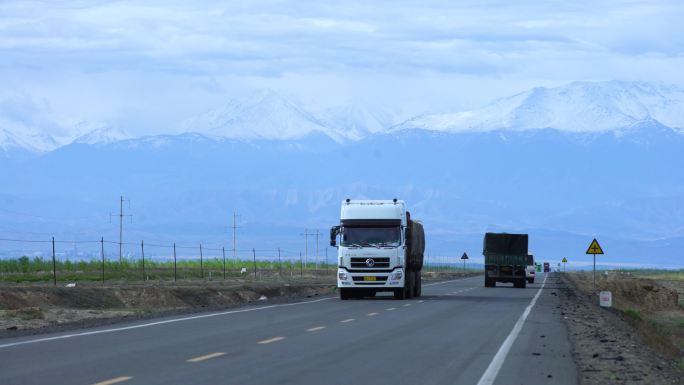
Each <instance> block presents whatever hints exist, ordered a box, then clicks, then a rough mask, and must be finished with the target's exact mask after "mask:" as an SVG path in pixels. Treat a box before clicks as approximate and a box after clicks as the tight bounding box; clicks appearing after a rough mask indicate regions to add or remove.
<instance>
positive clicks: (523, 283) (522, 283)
mask: <svg viewBox="0 0 684 385" xmlns="http://www.w3.org/2000/svg"><path fill="white" fill-rule="evenodd" d="M526 287H527V281H526V280H525V278H523V279H521V280H520V288H521V289H524V288H526Z"/></svg>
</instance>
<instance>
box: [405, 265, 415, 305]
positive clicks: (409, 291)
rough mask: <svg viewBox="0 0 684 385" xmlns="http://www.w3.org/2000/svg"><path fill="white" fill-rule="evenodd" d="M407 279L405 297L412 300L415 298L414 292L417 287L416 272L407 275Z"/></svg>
mask: <svg viewBox="0 0 684 385" xmlns="http://www.w3.org/2000/svg"><path fill="white" fill-rule="evenodd" d="M406 278H407V279H406V281H405V285H406V287H405V288H404V289H405V290H406V294H405V295H404V296H405V297H406V299H411V297H413V290H414V288H415V287H416V272H415V271H409V272H408V274H406Z"/></svg>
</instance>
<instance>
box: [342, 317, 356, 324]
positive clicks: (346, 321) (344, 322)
mask: <svg viewBox="0 0 684 385" xmlns="http://www.w3.org/2000/svg"><path fill="white" fill-rule="evenodd" d="M353 320H354V319H353V318H349V319H346V320H343V321H340V323H343V324H346V323H348V322H352V321H353Z"/></svg>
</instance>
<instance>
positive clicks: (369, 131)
mask: <svg viewBox="0 0 684 385" xmlns="http://www.w3.org/2000/svg"><path fill="white" fill-rule="evenodd" d="M316 116H318V117H319V120H320V121H321V122H322V123H323V124H325V125H326V126H327V127H330V128H332V129H334V130H335V131H337V132H338V133H339V134H340V135H343V136H344V137H346V138H348V139H351V140H360V139H363V138H365V137H368V136H369V135H373V134H377V133H380V132H384V131H386V130H387V129H388V128H390V127H392V126H393V125H395V124H396V123H397V122H395V121H394V120H395V115H394V114H392V113H389V112H387V111H385V110H383V109H380V108H369V107H367V106H361V105H359V104H357V103H353V104H349V105H345V106H338V107H332V108H328V109H326V110H324V111H322V112H320V113H317V114H316Z"/></svg>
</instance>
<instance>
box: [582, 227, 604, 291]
mask: <svg viewBox="0 0 684 385" xmlns="http://www.w3.org/2000/svg"><path fill="white" fill-rule="evenodd" d="M586 254H593V255H594V293H595V292H596V254H603V249H602V248H601V245H599V243H598V241H597V240H596V238H594V240H593V241H591V244H590V245H589V248H588V249H587V252H586Z"/></svg>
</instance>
